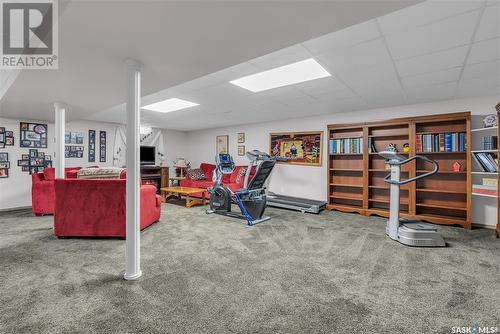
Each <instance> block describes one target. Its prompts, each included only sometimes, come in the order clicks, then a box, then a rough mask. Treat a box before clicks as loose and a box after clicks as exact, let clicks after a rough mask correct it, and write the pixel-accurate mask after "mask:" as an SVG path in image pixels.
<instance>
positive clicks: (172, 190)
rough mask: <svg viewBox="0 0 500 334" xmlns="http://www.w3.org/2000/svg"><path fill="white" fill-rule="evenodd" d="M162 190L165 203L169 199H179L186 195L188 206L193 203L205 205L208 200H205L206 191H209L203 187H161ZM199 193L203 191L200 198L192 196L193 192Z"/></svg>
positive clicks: (162, 198)
mask: <svg viewBox="0 0 500 334" xmlns="http://www.w3.org/2000/svg"><path fill="white" fill-rule="evenodd" d="M160 191H161V200H162V202H163V203H166V202H167V201H168V200H169V199H171V198H177V199H179V200H180V199H182V196H185V197H186V208H190V207H192V206H193V205H197V204H200V205H205V204H206V200H205V193H206V192H207V190H206V189H203V188H190V187H165V188H160ZM197 193H198V194H199V193H201V197H202V198H200V199H198V198H191V197H190V195H192V194H197Z"/></svg>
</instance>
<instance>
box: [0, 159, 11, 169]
mask: <svg viewBox="0 0 500 334" xmlns="http://www.w3.org/2000/svg"><path fill="white" fill-rule="evenodd" d="M0 168H10V162H9V161H0Z"/></svg>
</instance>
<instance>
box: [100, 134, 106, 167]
mask: <svg viewBox="0 0 500 334" xmlns="http://www.w3.org/2000/svg"><path fill="white" fill-rule="evenodd" d="M99 161H100V162H106V131H99Z"/></svg>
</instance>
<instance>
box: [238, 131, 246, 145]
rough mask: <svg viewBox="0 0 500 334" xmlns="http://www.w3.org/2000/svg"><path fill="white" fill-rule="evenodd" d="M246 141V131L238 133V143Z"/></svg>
mask: <svg viewBox="0 0 500 334" xmlns="http://www.w3.org/2000/svg"><path fill="white" fill-rule="evenodd" d="M244 142H245V133H244V132H240V133H238V144H243V143H244Z"/></svg>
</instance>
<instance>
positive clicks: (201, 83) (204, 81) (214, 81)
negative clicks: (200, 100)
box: [162, 75, 222, 95]
mask: <svg viewBox="0 0 500 334" xmlns="http://www.w3.org/2000/svg"><path fill="white" fill-rule="evenodd" d="M220 83H222V80H220V79H218V78H215V77H213V76H211V75H205V76H203V77H200V78H197V79H194V80H191V81H188V82H186V83H183V84H180V85H177V86H174V87H171V88H168V89H166V90H165V91H166V92H168V93H169V94H174V95H175V94H177V93H189V92H195V91H198V90H201V89H204V88H207V87H212V86H215V85H218V84H220ZM165 91H162V92H165Z"/></svg>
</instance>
